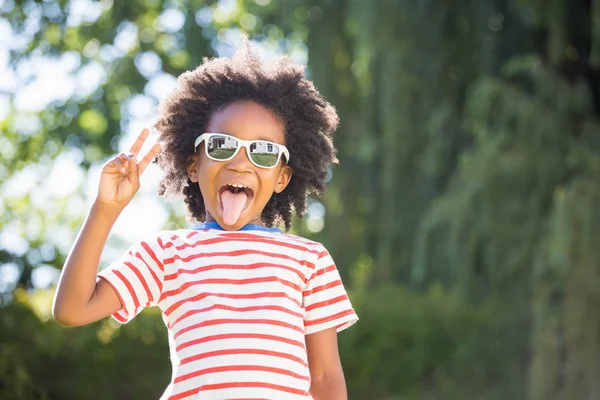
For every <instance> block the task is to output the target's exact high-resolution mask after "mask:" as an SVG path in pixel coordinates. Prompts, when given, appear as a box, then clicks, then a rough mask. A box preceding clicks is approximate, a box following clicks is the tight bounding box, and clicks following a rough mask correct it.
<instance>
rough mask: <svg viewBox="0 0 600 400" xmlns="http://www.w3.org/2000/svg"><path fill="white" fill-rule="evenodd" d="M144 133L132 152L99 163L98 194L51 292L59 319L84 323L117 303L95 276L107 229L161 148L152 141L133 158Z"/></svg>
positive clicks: (117, 307) (103, 314) (116, 308)
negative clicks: (101, 165)
mask: <svg viewBox="0 0 600 400" xmlns="http://www.w3.org/2000/svg"><path fill="white" fill-rule="evenodd" d="M148 134H149V131H148V130H147V129H145V130H143V131H142V133H141V134H140V136H139V137H138V139H137V140H136V142H135V144H134V145H133V147H132V148H131V153H132V155H133V156H131V157H129V156H127V155H125V154H120V155H118V156H117V157H115V158H113V159H111V160H110V161H108V162H107V163H106V164H105V165H104V167H103V168H102V175H101V177H100V185H99V188H98V196H97V198H96V201H95V202H94V204H93V206H92V208H91V209H90V212H89V213H88V216H87V218H86V221H85V223H84V225H83V228H82V229H81V232H80V233H79V236H78V237H77V240H76V241H75V244H74V246H73V248H72V249H71V251H70V253H69V255H68V257H67V260H66V263H65V265H64V267H63V270H62V273H61V276H60V280H59V283H58V287H57V291H56V295H55V297H54V305H53V310H52V314H53V316H54V318H55V319H56V321H58V322H59V323H60V324H62V325H69V326H78V325H85V324H89V323H91V322H94V321H97V320H100V319H102V318H105V317H107V316H109V315H111V314H112V313H114V312H116V311H119V310H120V309H121V308H122V304H121V300H120V299H119V296H118V295H117V293H116V292H115V290H114V289H113V288H112V287H111V286H110V285H109V284H108V283H107V282H105V281H104V280H103V279H100V280H98V281H97V279H96V278H97V274H98V265H99V263H100V255H101V254H102V249H103V248H104V245H105V243H106V239H107V237H108V234H109V233H110V230H111V229H112V227H113V225H114V223H115V221H116V220H117V218H118V217H119V215H120V214H121V211H122V210H123V209H124V208H125V207H126V206H127V204H129V202H130V201H131V199H132V198H133V196H134V195H135V193H136V192H137V190H138V189H139V177H140V175H141V173H142V172H143V171H144V169H145V168H146V167H147V165H148V163H149V162H150V161H151V160H152V159H153V158H154V156H155V155H156V154H157V153H158V152H159V151H160V145H158V144H156V145H154V146H153V147H152V149H151V150H150V151H149V152H148V154H146V156H145V157H144V158H143V159H142V160H141V161H140V162H139V163H138V162H137V161H136V159H135V156H136V155H137V154H138V152H139V151H140V149H141V148H142V145H143V144H144V141H145V140H146V138H147V137H148Z"/></svg>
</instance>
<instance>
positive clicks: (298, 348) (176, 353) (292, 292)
mask: <svg viewBox="0 0 600 400" xmlns="http://www.w3.org/2000/svg"><path fill="white" fill-rule="evenodd" d="M99 276H100V277H102V278H104V279H106V280H107V281H108V282H109V283H110V284H111V285H112V286H113V287H114V288H115V290H116V291H117V293H118V294H119V296H120V298H121V302H122V304H123V309H122V310H120V311H119V312H117V313H115V314H114V315H113V317H114V318H115V319H116V320H118V321H119V322H121V323H126V322H128V321H130V320H131V319H133V318H134V317H135V315H137V314H138V313H139V312H140V311H141V310H142V309H143V308H145V307H148V306H155V305H156V306H158V307H159V308H160V309H161V311H162V313H163V317H164V319H165V322H166V324H167V327H168V329H169V340H170V346H171V358H172V363H173V370H174V373H173V380H172V382H171V384H170V385H169V387H168V389H167V391H166V392H165V394H164V396H163V399H188V398H189V399H225V398H227V399H242V398H269V399H288V398H289V399H310V398H311V397H310V395H309V394H308V389H309V387H310V374H309V370H308V363H307V356H306V348H305V340H304V336H305V335H308V334H311V333H314V332H318V331H321V330H324V329H329V328H336V329H337V330H338V331H339V330H342V329H344V328H346V327H348V326H350V325H352V324H353V323H354V322H355V321H356V320H357V319H358V318H357V316H356V314H355V312H354V310H353V308H352V305H351V304H350V301H349V299H348V296H347V294H346V291H345V289H344V285H343V284H342V281H341V279H340V276H339V273H338V270H337V268H336V267H335V264H334V262H333V260H332V259H331V256H330V255H329V253H328V252H327V250H325V249H324V248H323V246H322V245H321V244H319V243H316V242H312V241H309V240H307V239H303V238H299V237H297V236H293V235H287V234H282V233H276V232H266V231H258V230H257V231H238V232H226V231H219V230H214V229H208V230H204V231H197V230H178V231H169V232H161V233H160V234H159V235H158V236H154V237H153V238H152V239H149V240H145V241H142V242H140V243H138V244H137V245H135V246H133V247H132V248H131V249H130V251H128V252H127V253H126V254H124V255H123V256H122V257H121V258H120V259H119V260H117V261H116V262H114V263H113V264H111V265H110V266H109V267H108V268H106V269H105V270H103V271H101V272H100V274H99Z"/></svg>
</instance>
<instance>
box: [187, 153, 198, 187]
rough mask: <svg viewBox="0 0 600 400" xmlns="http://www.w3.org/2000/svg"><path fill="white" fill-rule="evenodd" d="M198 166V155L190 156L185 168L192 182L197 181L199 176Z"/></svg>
mask: <svg viewBox="0 0 600 400" xmlns="http://www.w3.org/2000/svg"><path fill="white" fill-rule="evenodd" d="M199 166H200V163H199V162H198V157H196V156H195V155H194V156H193V157H192V161H191V163H190V164H188V168H187V173H188V177H189V178H190V180H191V181H192V182H198V180H199V177H198V174H199V171H198V169H199V168H198V167H199Z"/></svg>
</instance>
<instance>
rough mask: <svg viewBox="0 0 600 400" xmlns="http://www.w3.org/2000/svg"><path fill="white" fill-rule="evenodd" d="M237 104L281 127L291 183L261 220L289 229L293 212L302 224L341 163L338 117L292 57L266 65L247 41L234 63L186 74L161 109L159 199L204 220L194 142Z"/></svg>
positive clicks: (219, 62) (210, 63) (211, 62)
mask: <svg viewBox="0 0 600 400" xmlns="http://www.w3.org/2000/svg"><path fill="white" fill-rule="evenodd" d="M236 101H254V102H256V103H258V104H260V105H262V106H263V107H265V108H267V109H269V110H271V111H272V112H273V113H274V114H275V115H276V116H277V118H279V119H280V121H281V122H282V123H283V126H284V134H285V144H286V147H287V148H288V149H289V151H290V154H291V157H290V158H291V160H290V164H289V165H290V166H291V167H292V170H293V174H292V179H291V181H290V182H289V184H288V186H287V187H286V188H285V190H283V191H282V192H281V193H273V195H272V196H271V199H270V200H269V202H268V203H267V205H266V206H265V208H264V210H263V212H262V215H261V218H262V222H263V223H264V224H265V225H266V226H269V227H270V226H273V225H279V224H281V223H282V222H283V223H284V224H285V228H286V230H289V229H290V225H291V219H292V213H293V212H294V211H295V212H296V215H297V216H298V217H299V218H302V216H303V215H304V213H305V212H306V207H307V199H308V195H309V194H311V193H316V194H321V193H322V192H323V190H324V189H325V177H326V175H327V167H328V166H329V165H330V164H332V163H336V162H337V159H336V150H335V148H334V146H333V141H332V135H333V132H334V131H335V129H336V128H337V125H338V123H339V118H338V115H337V113H336V110H335V108H334V107H333V106H332V105H331V104H329V103H328V102H327V101H326V100H325V99H324V97H323V96H322V95H321V94H320V93H319V92H318V91H317V89H316V88H315V86H314V85H313V83H312V82H311V81H309V80H307V79H306V78H305V76H304V67H303V66H301V65H297V64H295V63H293V61H292V60H291V59H290V58H289V57H287V56H280V57H278V58H276V59H274V60H272V61H270V62H268V63H264V64H263V63H261V62H260V58H259V55H258V54H257V50H256V49H255V48H254V47H253V46H252V45H251V44H250V43H249V42H248V41H247V40H246V41H245V43H244V45H243V46H242V47H241V48H240V49H239V50H238V51H237V52H236V53H235V55H234V56H233V57H230V58H212V59H209V58H205V59H204V60H203V63H202V65H200V66H199V67H198V68H196V69H194V70H192V71H187V72H185V73H183V74H181V75H180V76H179V78H178V84H177V87H176V88H175V89H174V91H173V92H172V93H170V95H169V96H168V97H166V98H165V99H164V100H163V101H162V102H161V104H160V105H159V108H158V115H157V120H156V123H155V125H154V127H155V128H156V130H157V131H158V134H159V140H160V142H161V143H162V146H163V150H162V152H161V153H160V154H159V156H158V157H157V162H158V165H159V167H160V168H161V169H162V170H163V172H164V176H163V178H162V180H161V182H160V183H159V188H158V193H159V195H160V196H161V197H166V196H172V195H175V196H182V197H183V198H184V201H185V204H186V207H187V211H188V217H189V218H190V219H192V220H196V221H198V222H203V221H204V220H205V219H206V209H205V206H204V201H203V199H202V195H201V193H200V188H199V186H198V184H197V183H193V182H192V181H191V180H190V179H189V177H188V174H187V167H188V165H189V164H190V163H191V161H192V160H193V156H194V151H193V146H194V140H195V139H196V137H198V136H199V135H200V134H202V133H203V132H204V131H205V129H206V128H207V126H208V125H209V123H210V119H211V117H212V115H214V114H215V113H216V112H217V111H219V110H222V109H223V108H225V107H226V106H228V105H229V104H231V103H233V102H236Z"/></svg>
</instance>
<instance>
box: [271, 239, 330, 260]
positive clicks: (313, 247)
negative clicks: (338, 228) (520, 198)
mask: <svg viewBox="0 0 600 400" xmlns="http://www.w3.org/2000/svg"><path fill="white" fill-rule="evenodd" d="M277 235H278V236H279V237H280V238H281V240H283V241H286V242H288V243H291V244H295V245H297V246H301V247H303V248H305V249H306V252H307V253H311V254H313V255H315V256H316V257H317V258H319V257H321V256H322V255H323V254H329V253H328V251H327V249H326V248H325V246H323V244H322V243H320V242H317V241H314V240H311V239H307V238H305V237H302V236H297V235H293V234H291V233H280V234H277Z"/></svg>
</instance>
